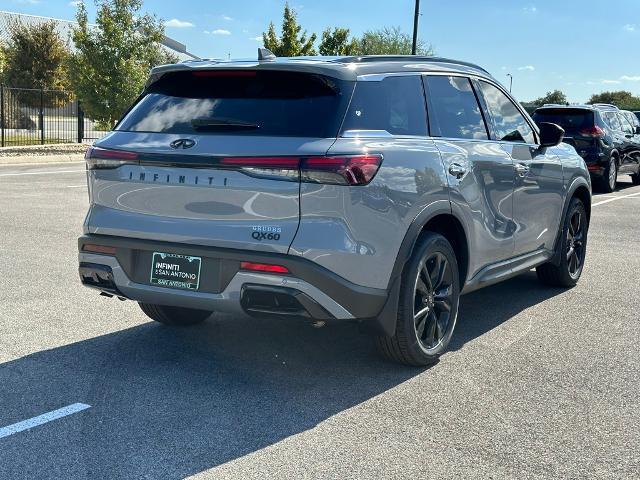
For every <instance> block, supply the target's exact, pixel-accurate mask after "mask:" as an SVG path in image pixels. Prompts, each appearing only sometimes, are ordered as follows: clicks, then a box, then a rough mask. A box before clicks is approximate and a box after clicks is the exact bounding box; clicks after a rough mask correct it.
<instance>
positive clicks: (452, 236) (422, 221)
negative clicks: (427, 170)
mask: <svg viewBox="0 0 640 480" xmlns="http://www.w3.org/2000/svg"><path fill="white" fill-rule="evenodd" d="M438 203H439V205H430V206H429V207H427V208H425V209H424V210H422V212H420V214H418V215H417V216H416V217H415V218H414V220H413V222H412V223H411V226H410V227H409V229H408V231H407V233H406V234H405V237H404V240H403V241H402V244H401V246H400V249H399V251H398V255H397V257H396V262H395V264H394V267H393V270H392V273H391V276H390V279H389V284H388V287H387V292H388V298H387V301H386V303H385V305H384V307H383V308H382V311H381V312H380V314H379V315H378V317H377V318H376V319H375V320H374V321H372V322H364V325H366V326H374V331H375V333H378V334H384V335H389V336H391V335H393V333H394V332H395V328H396V322H397V311H398V301H399V294H400V286H401V279H402V272H403V271H404V268H405V265H406V264H407V262H408V261H409V259H410V258H411V256H412V255H413V252H414V250H415V247H416V244H417V243H418V242H419V240H420V238H421V237H422V236H423V235H425V234H426V232H434V233H438V234H440V235H442V236H443V237H445V238H446V239H447V240H448V241H449V243H450V244H451V246H452V248H453V251H454V253H455V254H456V260H457V261H458V272H459V275H460V290H462V288H463V287H464V285H465V283H466V278H467V275H468V271H469V259H470V252H469V242H468V238H469V236H468V233H467V231H466V229H465V227H464V223H463V222H462V221H461V219H460V218H459V217H458V216H457V215H455V213H454V212H453V211H452V209H451V204H450V203H449V202H448V201H446V202H445V201H441V202H438Z"/></svg>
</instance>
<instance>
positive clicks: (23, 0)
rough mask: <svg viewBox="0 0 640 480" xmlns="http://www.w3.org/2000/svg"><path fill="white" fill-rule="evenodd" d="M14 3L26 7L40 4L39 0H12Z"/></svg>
mask: <svg viewBox="0 0 640 480" xmlns="http://www.w3.org/2000/svg"><path fill="white" fill-rule="evenodd" d="M13 2H14V3H22V4H23V5H24V4H27V5H37V4H38V3H40V0H13Z"/></svg>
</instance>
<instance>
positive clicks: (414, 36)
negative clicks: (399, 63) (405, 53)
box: [411, 0, 420, 55]
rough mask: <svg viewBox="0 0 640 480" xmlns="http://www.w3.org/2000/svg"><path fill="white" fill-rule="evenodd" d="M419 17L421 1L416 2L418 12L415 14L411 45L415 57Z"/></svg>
mask: <svg viewBox="0 0 640 480" xmlns="http://www.w3.org/2000/svg"><path fill="white" fill-rule="evenodd" d="M418 17H420V0H416V10H415V12H414V14H413V43H412V44H411V55H415V54H416V50H417V48H418Z"/></svg>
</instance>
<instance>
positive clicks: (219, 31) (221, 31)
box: [204, 28, 231, 35]
mask: <svg viewBox="0 0 640 480" xmlns="http://www.w3.org/2000/svg"><path fill="white" fill-rule="evenodd" d="M204 33H208V34H210V35H231V32H230V31H229V30H225V29H224V28H218V29H216V30H211V31H208V30H205V32H204Z"/></svg>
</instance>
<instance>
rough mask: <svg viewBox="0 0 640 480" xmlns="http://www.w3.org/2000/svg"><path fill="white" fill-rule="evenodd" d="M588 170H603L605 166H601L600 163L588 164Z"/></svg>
mask: <svg viewBox="0 0 640 480" xmlns="http://www.w3.org/2000/svg"><path fill="white" fill-rule="evenodd" d="M587 170H589V171H590V172H600V171H602V170H603V167H601V166H600V165H595V164H594V165H587Z"/></svg>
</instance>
